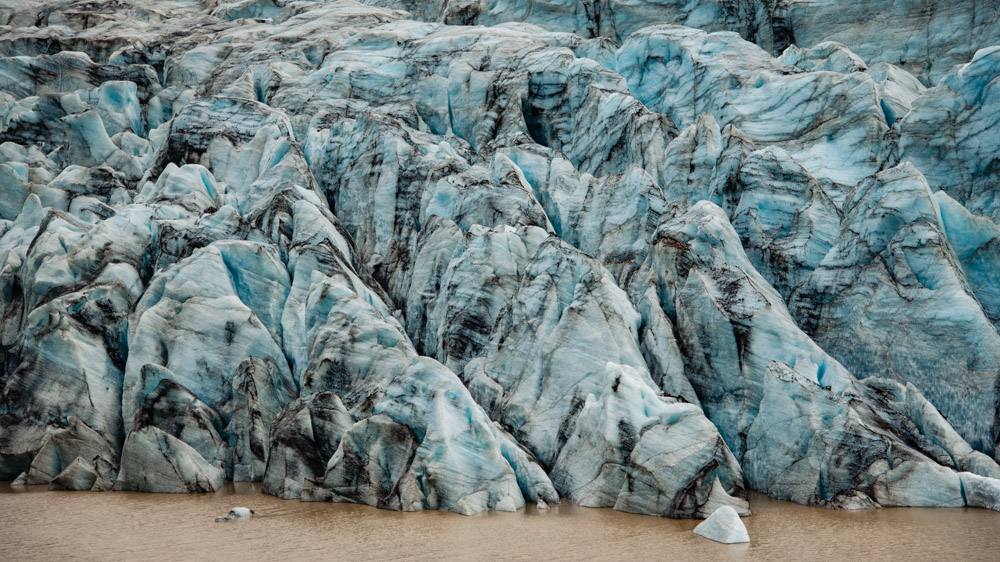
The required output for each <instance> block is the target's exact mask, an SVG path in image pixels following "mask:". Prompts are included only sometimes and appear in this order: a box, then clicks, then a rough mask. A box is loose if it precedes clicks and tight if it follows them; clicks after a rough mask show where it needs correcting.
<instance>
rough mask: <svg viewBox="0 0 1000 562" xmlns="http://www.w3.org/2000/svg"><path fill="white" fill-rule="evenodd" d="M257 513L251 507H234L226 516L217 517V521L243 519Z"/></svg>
mask: <svg viewBox="0 0 1000 562" xmlns="http://www.w3.org/2000/svg"><path fill="white" fill-rule="evenodd" d="M254 514H256V512H255V511H254V510H252V509H250V508H249V507H234V508H232V509H230V510H229V513H228V514H226V516H225V517H216V518H215V522H216V523H219V522H222V521H232V520H233V519H242V518H244V517H250V516H251V515H254Z"/></svg>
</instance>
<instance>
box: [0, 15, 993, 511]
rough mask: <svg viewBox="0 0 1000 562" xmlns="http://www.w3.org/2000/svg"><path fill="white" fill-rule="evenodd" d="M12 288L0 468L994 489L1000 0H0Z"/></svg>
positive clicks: (98, 482)
mask: <svg viewBox="0 0 1000 562" xmlns="http://www.w3.org/2000/svg"><path fill="white" fill-rule="evenodd" d="M991 45H996V46H991ZM0 314H2V324H0V480H14V482H13V485H14V486H15V487H17V486H20V485H32V484H48V485H50V486H51V487H52V488H54V489H68V490H95V491H96V490H105V491H106V490H128V491H144V492H211V491H216V490H219V489H221V488H223V487H224V486H225V484H226V482H227V481H237V482H244V481H260V482H261V486H262V489H263V491H264V492H265V493H268V494H272V495H275V496H279V497H281V498H286V499H292V498H300V499H302V500H307V501H334V502H355V503H362V504H368V505H371V506H376V507H381V508H386V509H394V510H404V511H415V510H426V509H439V510H451V511H455V512H459V513H464V514H473V513H477V512H481V511H486V510H502V511H513V510H517V509H519V508H522V507H524V506H525V505H526V503H535V502H537V503H539V504H541V505H544V504H554V503H557V502H559V501H560V499H566V500H570V501H572V502H574V503H576V504H579V505H582V506H588V507H614V508H615V509H618V510H621V511H628V512H633V513H640V514H649V515H659V516H666V517H674V518H704V517H707V516H708V515H710V514H711V513H713V512H715V510H716V509H717V508H720V507H722V506H730V507H732V508H734V509H735V510H736V511H737V512H738V513H740V514H742V515H748V514H749V504H748V502H747V492H748V490H754V491H758V492H762V493H764V494H767V495H768V496H770V497H772V498H777V499H783V500H791V501H794V502H797V503H801V504H807V505H814V506H824V507H831V508H841V509H858V508H873V507H889V506H948V507H956V506H975V507H984V508H989V509H994V510H1000V466H998V465H997V462H996V460H997V459H998V458H1000V444H998V438H1000V334H998V332H997V326H998V325H1000V5H998V4H997V2H995V1H976V0H954V1H952V2H948V3H940V2H932V1H929V0H928V1H913V2H897V1H894V0H878V1H872V2H860V1H858V2H843V1H835V0H813V1H804V0H742V1H739V2H736V1H728V0H690V1H672V0H649V1H639V0H603V1H597V0H560V1H557V0H509V1H503V0H500V1H490V0H432V1H427V2H420V1H417V0H371V1H368V2H366V3H358V2H355V1H352V0H340V1H337V2H330V3H323V2H308V1H296V2H289V1H286V0H241V1H236V2H230V1H224V0H201V1H196V0H170V1H152V0H87V1H74V0H0Z"/></svg>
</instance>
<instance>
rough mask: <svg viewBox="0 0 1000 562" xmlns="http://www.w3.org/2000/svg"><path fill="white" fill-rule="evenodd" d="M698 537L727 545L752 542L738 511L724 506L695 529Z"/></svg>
mask: <svg viewBox="0 0 1000 562" xmlns="http://www.w3.org/2000/svg"><path fill="white" fill-rule="evenodd" d="M694 533H695V534H696V535H701V536H703V537H705V538H706V539H711V540H713V541H715V542H721V543H725V544H735V543H743V542H750V535H749V534H747V528H746V526H745V525H743V521H741V520H740V515H739V514H738V513H736V510H735V509H733V508H731V507H729V506H728V505H724V506H722V507H720V508H719V509H716V510H715V512H714V513H712V514H711V515H709V516H708V519H706V520H704V521H702V522H701V523H699V524H698V526H697V527H695V528H694Z"/></svg>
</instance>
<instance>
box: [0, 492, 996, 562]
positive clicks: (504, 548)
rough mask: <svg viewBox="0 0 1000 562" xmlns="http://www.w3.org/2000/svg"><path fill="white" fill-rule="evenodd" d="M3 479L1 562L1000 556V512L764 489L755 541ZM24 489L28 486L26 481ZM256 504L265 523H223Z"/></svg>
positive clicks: (585, 516)
mask: <svg viewBox="0 0 1000 562" xmlns="http://www.w3.org/2000/svg"><path fill="white" fill-rule="evenodd" d="M17 490H18V489H17V488H14V489H12V488H11V487H10V486H9V485H8V484H6V483H4V484H0V560H24V559H38V560H52V559H62V558H67V557H73V558H75V559H91V560H107V559H129V560H135V559H145V560H152V559H193V558H196V559H209V558H210V559H221V560H231V559H241V560H248V559H250V560H257V559H264V558H272V559H274V558H279V559H284V558H303V557H323V558H324V559H338V560H385V559H442V558H447V559H462V560H476V559H495V558H497V557H498V556H504V557H505V558H509V559H531V560H547V559H557V560H558V559H595V558H603V559H633V560H636V561H637V560H640V559H645V560H666V559H695V560H704V559H719V558H725V559H737V560H742V559H746V560H765V559H766V560H773V559H775V558H795V559H816V558H821V559H831V558H838V559H850V558H852V557H853V558H855V559H856V560H859V561H860V560H872V559H895V560H899V559H908V560H918V559H919V560H923V559H945V558H946V559H965V560H969V559H981V560H997V558H998V556H1000V513H996V512H992V511H987V510H983V509H969V508H961V509H916V508H906V509H903V508H901V509H883V510H869V511H858V512H843V511H829V510H825V509H819V508H810V507H803V506H799V505H795V504H792V503H788V502H782V501H776V500H772V499H769V498H767V497H765V496H762V495H759V494H753V495H751V498H750V500H751V504H750V505H751V510H752V511H753V512H754V516H753V517H749V518H745V519H744V522H745V523H746V525H747V529H748V530H749V532H750V539H751V541H752V542H751V544H749V545H722V544H717V543H713V542H711V541H708V540H706V539H703V538H701V537H699V536H697V535H694V534H693V533H691V530H692V529H694V527H695V525H697V523H698V522H697V521H690V520H688V521H678V520H671V519H662V518H659V517H649V516H643V515H630V514H626V513H620V512H617V511H613V510H610V509H587V508H582V507H577V506H573V505H570V504H569V502H563V503H562V504H561V505H558V506H553V507H552V509H550V510H548V511H538V510H536V509H535V508H534V506H531V507H529V508H527V509H524V510H521V511H520V512H517V513H485V514H480V515H475V516H472V517H466V516H463V515H456V514H452V513H442V512H422V513H397V512H391V511H382V510H378V509H374V508H370V507H365V506H358V505H346V504H330V503H304V502H298V501H286V500H281V499H278V498H275V497H272V496H267V495H263V494H261V493H260V488H259V486H258V485H251V484H239V485H230V487H229V488H228V489H227V490H226V491H224V492H219V493H216V494H202V495H167V494H140V493H132V492H104V493H91V492H49V491H46V490H45V488H44V486H34V487H31V488H29V489H27V490H24V491H22V492H18V491H17ZM22 490H23V489H22ZM240 505H242V506H247V507H250V508H252V509H254V510H255V511H256V512H257V515H256V516H254V517H253V518H252V519H246V520H237V521H232V522H228V523H215V522H214V519H215V517H216V516H218V515H224V514H225V513H226V512H227V511H228V510H229V508H231V507H235V506H240Z"/></svg>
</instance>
